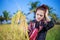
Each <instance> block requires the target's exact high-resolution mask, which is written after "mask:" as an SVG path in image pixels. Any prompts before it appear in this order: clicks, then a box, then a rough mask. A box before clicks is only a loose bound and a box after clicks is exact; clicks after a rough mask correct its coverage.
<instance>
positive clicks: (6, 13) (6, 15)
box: [3, 10, 9, 21]
mask: <svg viewBox="0 0 60 40" xmlns="http://www.w3.org/2000/svg"><path fill="white" fill-rule="evenodd" d="M3 17H4V18H5V20H6V21H8V20H9V12H7V11H6V10H5V11H3Z"/></svg>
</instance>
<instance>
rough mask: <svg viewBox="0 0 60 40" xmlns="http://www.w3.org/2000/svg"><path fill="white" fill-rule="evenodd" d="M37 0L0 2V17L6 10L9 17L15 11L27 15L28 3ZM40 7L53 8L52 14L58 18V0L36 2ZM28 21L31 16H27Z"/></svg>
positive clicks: (6, 0)
mask: <svg viewBox="0 0 60 40" xmlns="http://www.w3.org/2000/svg"><path fill="white" fill-rule="evenodd" d="M35 1H37V0H0V15H3V14H2V13H3V11H4V10H7V11H8V12H9V14H10V15H12V16H13V13H16V12H17V10H21V11H23V13H25V14H27V13H28V12H29V8H30V5H29V3H30V2H35ZM38 1H39V2H40V5H42V4H46V5H48V6H50V7H53V9H55V10H54V12H55V13H56V14H57V16H58V17H60V0H38ZM27 17H28V18H30V17H31V18H30V19H33V14H30V15H28V16H27Z"/></svg>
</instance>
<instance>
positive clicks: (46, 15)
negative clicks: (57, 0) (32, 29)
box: [45, 9, 51, 22]
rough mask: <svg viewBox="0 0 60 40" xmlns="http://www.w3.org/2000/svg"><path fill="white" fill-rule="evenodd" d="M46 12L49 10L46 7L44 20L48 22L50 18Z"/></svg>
mask: <svg viewBox="0 0 60 40" xmlns="http://www.w3.org/2000/svg"><path fill="white" fill-rule="evenodd" d="M48 13H49V12H48V9H47V10H46V14H45V17H46V21H48V22H49V21H50V20H51V19H50V18H49V16H48Z"/></svg>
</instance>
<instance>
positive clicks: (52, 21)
mask: <svg viewBox="0 0 60 40" xmlns="http://www.w3.org/2000/svg"><path fill="white" fill-rule="evenodd" d="M45 17H46V22H47V24H46V27H45V29H46V30H49V29H50V28H52V27H53V26H54V24H55V21H54V20H53V19H50V18H49V16H48V10H47V11H46V15H45Z"/></svg>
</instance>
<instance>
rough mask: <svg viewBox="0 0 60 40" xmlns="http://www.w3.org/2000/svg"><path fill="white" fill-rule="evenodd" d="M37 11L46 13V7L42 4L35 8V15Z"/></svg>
mask: <svg viewBox="0 0 60 40" xmlns="http://www.w3.org/2000/svg"><path fill="white" fill-rule="evenodd" d="M39 9H40V10H43V11H45V12H46V10H47V9H48V6H47V5H44V4H43V5H41V6H39V7H37V8H36V11H35V13H36V12H37V10H39Z"/></svg>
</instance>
